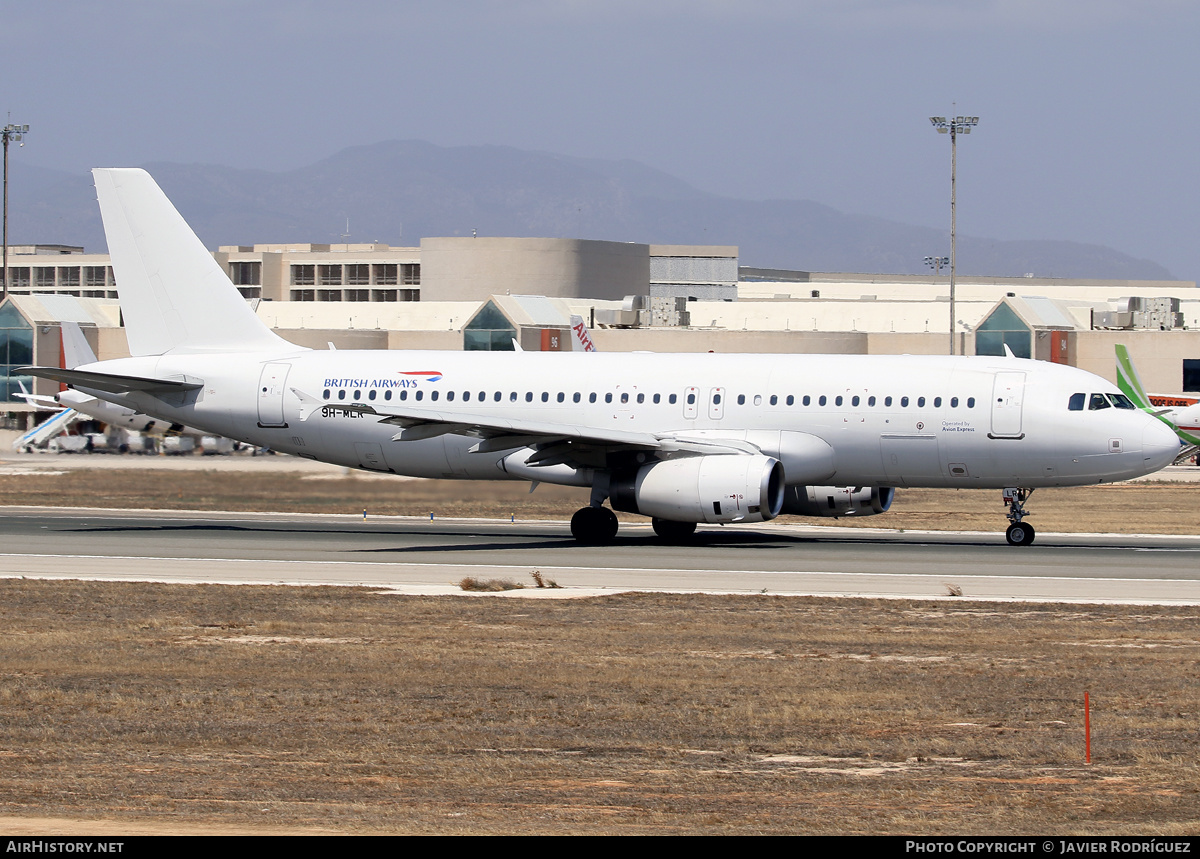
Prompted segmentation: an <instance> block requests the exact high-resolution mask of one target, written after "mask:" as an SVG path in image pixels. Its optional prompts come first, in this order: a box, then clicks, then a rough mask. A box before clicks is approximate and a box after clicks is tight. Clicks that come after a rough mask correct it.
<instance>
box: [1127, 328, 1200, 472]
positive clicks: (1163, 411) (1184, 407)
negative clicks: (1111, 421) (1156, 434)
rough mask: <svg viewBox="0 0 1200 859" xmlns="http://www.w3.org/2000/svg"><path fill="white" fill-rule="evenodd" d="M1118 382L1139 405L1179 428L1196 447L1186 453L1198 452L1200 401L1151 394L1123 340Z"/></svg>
mask: <svg viewBox="0 0 1200 859" xmlns="http://www.w3.org/2000/svg"><path fill="white" fill-rule="evenodd" d="M1117 386H1118V387H1119V388H1120V389H1121V390H1122V391H1123V392H1124V393H1125V396H1127V397H1129V399H1131V400H1133V402H1134V404H1135V405H1137V407H1138V408H1139V409H1141V410H1142V411H1144V412H1146V413H1147V414H1151V415H1153V416H1154V417H1156V418H1158V419H1159V420H1160V421H1162V422H1163V423H1164V424H1166V425H1167V426H1169V427H1170V428H1171V429H1172V430H1174V431H1175V434H1176V435H1177V436H1179V440H1180V441H1181V442H1182V443H1183V444H1186V445H1190V446H1191V448H1192V450H1190V451H1184V452H1183V455H1185V456H1186V455H1189V454H1190V453H1195V450H1194V448H1195V447H1196V445H1200V401H1197V399H1196V398H1194V397H1170V396H1166V395H1164V394H1147V393H1146V389H1145V388H1144V387H1143V386H1142V379H1141V377H1140V376H1139V375H1138V371H1137V367H1135V366H1134V365H1133V359H1132V358H1130V357H1129V350H1128V349H1126V348H1125V347H1124V346H1122V345H1120V344H1117Z"/></svg>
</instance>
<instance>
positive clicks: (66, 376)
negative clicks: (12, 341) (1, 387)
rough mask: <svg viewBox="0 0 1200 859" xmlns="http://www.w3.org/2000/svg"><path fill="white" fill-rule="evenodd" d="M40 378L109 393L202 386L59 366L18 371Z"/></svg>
mask: <svg viewBox="0 0 1200 859" xmlns="http://www.w3.org/2000/svg"><path fill="white" fill-rule="evenodd" d="M17 372H20V373H27V374H29V375H30V376H37V377H38V378H39V379H50V380H51V381H53V382H62V383H63V384H65V385H71V386H72V387H76V388H90V389H91V390H93V391H104V392H105V393H108V394H128V393H131V392H133V391H145V392H146V393H151V394H179V393H183V392H184V391H195V390H198V389H199V388H203V387H204V383H203V382H177V381H174V380H171V379H146V378H143V377H141V376H118V375H116V374H114V373H90V372H88V371H86V370H62V369H59V368H58V367H21V368H19V369H18V370H17Z"/></svg>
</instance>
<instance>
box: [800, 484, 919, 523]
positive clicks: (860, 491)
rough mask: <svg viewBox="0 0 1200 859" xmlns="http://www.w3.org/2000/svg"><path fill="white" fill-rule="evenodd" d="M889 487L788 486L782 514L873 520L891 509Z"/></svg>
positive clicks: (893, 492)
mask: <svg viewBox="0 0 1200 859" xmlns="http://www.w3.org/2000/svg"><path fill="white" fill-rule="evenodd" d="M895 494H896V490H895V489H893V488H892V487H890V486H789V487H788V488H787V491H786V492H784V501H783V510H782V512H783V513H789V514H791V515H793V516H874V515H876V514H877V513H886V512H887V510H888V508H889V507H891V506H892V497H893V496H894V495H895Z"/></svg>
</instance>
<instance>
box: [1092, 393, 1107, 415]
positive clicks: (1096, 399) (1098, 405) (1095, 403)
mask: <svg viewBox="0 0 1200 859" xmlns="http://www.w3.org/2000/svg"><path fill="white" fill-rule="evenodd" d="M1108 408H1112V406H1110V405H1109V402H1108V400H1106V399H1104V394H1092V399H1091V402H1089V403H1088V411H1089V412H1098V411H1100V409H1108Z"/></svg>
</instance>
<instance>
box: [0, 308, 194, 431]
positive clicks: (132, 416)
mask: <svg viewBox="0 0 1200 859" xmlns="http://www.w3.org/2000/svg"><path fill="white" fill-rule="evenodd" d="M62 346H63V363H64V364H65V365H66V366H67V368H74V367H79V366H81V365H83V364H94V363H95V362H96V353H95V352H93V351H92V347H91V346H89V345H88V342H87V338H85V337H84V335H83V331H82V330H81V329H80V327H79V323H77V322H63V323H62ZM17 396H18V397H21V398H22V399H23V400H25V401H26V402H28V403H30V404H32V405H35V406H37V407H38V408H43V409H62V408H68V409H71V410H73V411H74V412H75V413H76V414H79V415H84V416H86V417H89V418H92V419H93V420H98V421H100V422H102V423H106V424H108V425H109V426H110V427H115V428H117V429H123V430H128V431H130V432H139V433H142V434H144V435H164V434H170V435H190V436H193V437H195V438H201V437H203V436H205V435H211V433H205V432H202V431H201V430H198V429H194V428H193V427H187V426H183V425H181V424H178V423H175V422H172V421H166V420H162V419H160V418H153V417H151V416H150V415H148V414H144V413H142V412H139V411H137V410H135V409H131V408H129V407H128V406H124V405H121V404H119V403H111V402H108V401H107V400H102V399H100V398H99V397H94V396H92V395H90V394H85V393H83V392H82V391H79V390H74V389H70V388H68V389H67V390H65V391H59V392H58V393H57V394H55V395H54V396H46V395H44V394H30V393H26V392H25V391H24V390H22V392H21V393H20V394H17ZM55 417H56V418H58V417H59V416H57V415H56V416H55ZM58 425H59V431H60V432H61V431H62V430H64V429H66V424H65V423H62V422H61V419H60V421H59V424H58ZM39 426H40V427H44V426H46V425H45V424H42V425H39ZM47 437H48V436H47ZM19 441H20V442H24V439H21V440H19ZM27 444H28V443H27V442H25V443H24V444H23V446H27Z"/></svg>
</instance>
